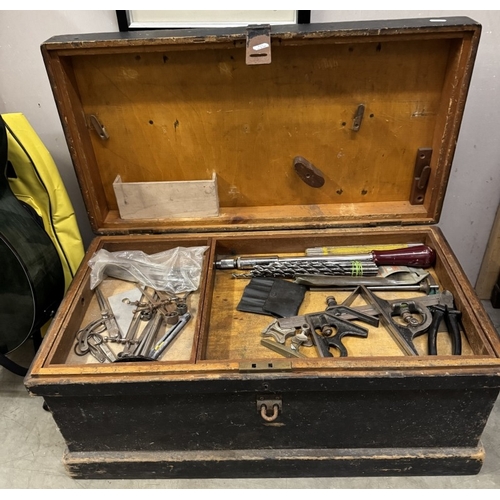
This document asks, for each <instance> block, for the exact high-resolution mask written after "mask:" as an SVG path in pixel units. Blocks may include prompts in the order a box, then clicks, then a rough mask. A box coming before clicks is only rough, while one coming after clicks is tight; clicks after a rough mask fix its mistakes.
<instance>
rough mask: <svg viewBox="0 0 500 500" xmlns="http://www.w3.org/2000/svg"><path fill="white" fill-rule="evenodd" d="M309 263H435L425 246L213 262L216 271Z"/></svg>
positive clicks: (227, 259) (238, 258)
mask: <svg viewBox="0 0 500 500" xmlns="http://www.w3.org/2000/svg"><path fill="white" fill-rule="evenodd" d="M310 261H328V262H343V261H360V262H367V261H369V262H373V263H375V264H376V265H377V266H409V267H419V268H423V269H425V268H428V267H431V266H432V265H433V264H434V262H435V261H436V252H435V251H434V250H433V249H432V248H431V247H429V246H427V245H418V246H411V247H404V248H394V249H391V250H372V251H370V252H368V253H359V254H346V255H344V254H342V255H340V254H339V255H317V256H306V257H278V256H271V257H260V256H247V257H245V256H241V257H236V258H223V259H219V260H217V261H216V262H215V268H216V269H252V268H253V267H254V266H257V265H266V264H270V263H273V262H281V263H287V262H297V263H298V262H310Z"/></svg>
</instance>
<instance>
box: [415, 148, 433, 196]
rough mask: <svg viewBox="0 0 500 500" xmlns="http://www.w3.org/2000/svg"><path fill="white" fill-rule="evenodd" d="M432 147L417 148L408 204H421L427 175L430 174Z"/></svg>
mask: <svg viewBox="0 0 500 500" xmlns="http://www.w3.org/2000/svg"><path fill="white" fill-rule="evenodd" d="M431 157H432V148H419V150H418V151H417V159H416V160H415V170H414V171H413V185H412V187H411V195H410V204H411V205H423V203H424V198H425V191H426V189H427V183H428V182H429V176H430V175H431V167H430V163H431Z"/></svg>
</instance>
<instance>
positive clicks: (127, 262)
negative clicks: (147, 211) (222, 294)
mask: <svg viewBox="0 0 500 500" xmlns="http://www.w3.org/2000/svg"><path fill="white" fill-rule="evenodd" d="M207 249H208V247H207V246H201V247H187V248H185V247H177V248H173V249H171V250H165V251H164V252H159V253H156V254H153V255H148V254H146V253H144V252H142V251H140V250H133V251H123V252H108V251H107V250H104V249H102V250H99V251H97V252H96V253H95V254H94V255H93V256H92V258H91V259H90V260H89V266H90V267H91V269H92V271H91V273H90V288H91V289H92V290H93V289H94V288H95V287H96V286H97V285H99V283H100V282H101V281H102V280H103V279H104V278H105V277H106V276H109V277H112V278H118V279H121V280H125V281H133V282H136V283H140V284H142V285H144V286H150V287H152V288H154V289H155V290H163V291H166V292H170V293H172V294H179V293H184V292H194V291H195V290H197V289H198V287H199V284H200V275H201V268H202V264H203V255H204V254H205V252H206V251H207Z"/></svg>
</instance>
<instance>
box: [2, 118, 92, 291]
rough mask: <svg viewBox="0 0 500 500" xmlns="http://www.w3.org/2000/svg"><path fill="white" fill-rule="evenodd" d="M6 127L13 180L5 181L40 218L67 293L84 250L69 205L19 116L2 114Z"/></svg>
mask: <svg viewBox="0 0 500 500" xmlns="http://www.w3.org/2000/svg"><path fill="white" fill-rule="evenodd" d="M2 118H3V119H4V121H5V124H6V125H7V139H8V153H9V156H8V160H9V161H10V163H11V164H12V166H13V167H14V170H15V172H16V175H17V178H9V184H10V187H11V189H12V192H13V193H14V195H15V196H16V197H17V198H18V199H20V200H22V201H24V202H25V203H27V204H29V205H30V206H31V207H32V208H33V209H34V210H35V211H36V212H37V213H38V215H39V216H40V217H41V218H42V219H43V224H44V227H45V231H46V232H47V234H48V235H49V236H50V238H51V239H52V241H53V242H54V246H55V247H56V249H57V252H58V253H59V257H60V258H61V263H62V266H63V269H64V281H65V290H67V288H68V286H69V284H70V283H71V280H72V279H73V276H74V275H75V272H76V270H77V269H78V266H79V265H80V263H81V261H82V259H83V256H84V248H83V242H82V238H81V235H80V230H79V228H78V224H77V221H76V217H75V213H74V210H73V205H72V203H71V201H70V199H69V196H68V193H67V191H66V188H65V186H64V184H63V181H62V179H61V175H60V174H59V170H58V169H57V166H56V164H55V163H54V160H53V159H52V156H51V155H50V153H49V151H48V150H47V148H46V147H45V145H44V144H43V143H42V141H41V139H40V138H39V137H38V135H37V133H36V132H35V130H34V129H33V128H32V127H31V125H30V123H29V122H28V120H27V119H26V117H25V116H24V115H23V114H22V113H7V114H2Z"/></svg>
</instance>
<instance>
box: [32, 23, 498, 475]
mask: <svg viewBox="0 0 500 500" xmlns="http://www.w3.org/2000/svg"><path fill="white" fill-rule="evenodd" d="M479 35H480V26H479V25H478V24H477V23H476V22H475V21H473V20H471V19H468V18H463V17H448V16H447V17H446V18H439V19H424V18H419V19H406V20H389V21H366V22H360V23H358V22H355V23H332V24H318V25H313V24H311V25H307V26H297V25H288V26H271V27H269V26H259V27H258V28H253V29H251V30H247V29H246V28H245V27H235V28H224V29H220V30H219V29H217V28H213V29H206V30H203V29H201V30H173V31H168V30H166V31H162V30H159V31H158V32H155V33H154V36H151V32H147V34H144V33H141V32H129V33H126V34H121V33H109V34H105V35H102V34H86V35H81V34H79V35H71V36H60V37H54V38H52V39H50V40H48V41H47V42H45V43H44V44H43V46H42V54H43V57H44V60H45V64H46V67H47V73H48V76H49V79H50V82H51V85H52V89H53V92H54V97H55V102H56V104H57V107H58V110H59V113H60V116H61V119H62V123H63V129H64V133H65V135H66V140H67V143H68V145H69V149H70V152H71V154H72V159H73V164H74V166H75V171H76V174H77V177H78V181H79V185H80V186H81V189H82V196H83V199H84V201H85V205H86V208H87V211H88V214H89V220H90V222H91V225H92V228H93V230H94V232H95V234H96V238H95V239H94V240H93V241H92V242H91V243H90V245H89V247H88V250H87V254H86V256H85V259H84V261H83V264H82V266H81V267H80V269H79V271H78V273H77V276H76V277H75V280H74V282H73V284H72V286H71V288H70V290H68V293H67V295H66V297H65V299H64V300H63V303H62V305H61V307H60V308H59V310H58V313H57V315H56V317H55V318H54V321H53V323H52V327H51V330H50V331H49V332H48V333H47V336H46V337H45V339H44V343H43V345H42V346H41V349H40V350H39V353H38V355H37V357H36V358H35V360H34V362H33V364H32V367H31V369H30V373H29V374H28V376H27V378H26V379H25V384H26V387H27V388H28V390H29V392H30V393H31V394H33V395H39V396H42V397H43V398H44V400H45V403H46V404H47V406H48V407H49V408H50V410H51V412H52V415H53V417H54V420H55V422H56V423H57V426H58V428H59V430H60V432H61V434H62V436H63V438H64V440H65V443H66V446H67V449H66V451H65V453H64V457H63V461H64V464H65V466H66V468H67V470H68V472H69V474H71V475H72V476H74V477H78V478H84V479H89V478H127V479H130V478H159V477H168V478H180V477H191V478H192V477H199V478H201V477H207V478H210V477H246V478H248V477H290V476H297V474H300V475H303V476H308V477H329V476H355V475H363V476H368V475H409V474H411V475H419V474H424V475H438V474H448V475H449V474H474V473H477V472H478V471H479V470H480V469H481V465H482V463H483V461H484V454H485V450H484V448H483V445H482V444H481V435H482V433H483V430H484V427H485V425H486V422H487V421H488V417H489V415H490V413H491V410H492V408H493V405H494V403H495V401H496V399H497V396H498V394H499V392H500V339H499V338H498V335H497V333H496V330H495V329H494V327H493V325H492V324H491V321H490V320H489V318H488V316H487V314H486V312H485V311H484V309H483V308H482V305H481V302H480V301H479V299H478V298H477V296H476V294H475V292H474V289H473V287H472V285H471V284H470V282H469V281H468V279H467V277H466V276H465V273H464V272H463V270H462V268H461V267H460V264H459V263H458V261H457V259H456V257H455V256H454V254H453V251H452V249H451V248H450V246H449V245H448V243H447V241H446V238H445V235H444V234H443V232H442V231H441V229H440V228H439V227H438V225H437V222H438V221H439V218H440V215H441V209H442V206H443V203H444V198H445V192H446V187H447V185H448V181H449V176H450V173H451V172H452V171H453V170H454V167H453V166H452V160H453V155H454V151H455V148H456V144H457V143H458V138H459V137H458V134H459V130H460V124H461V118H462V115H463V112H464V109H465V102H466V96H467V91H468V86H469V82H470V79H471V76H472V68H473V62H474V58H475V55H476V52H477V48H478V43H479ZM263 44H266V47H267V50H266V53H267V55H268V56H269V57H266V58H259V57H251V55H252V54H253V53H256V52H257V51H258V50H259V49H260V48H261V47H262V46H263ZM247 56H248V57H247ZM264 59H265V64H259V62H264ZM247 61H251V64H247ZM166 187H167V188H168V189H165V188H166ZM193 191H194V193H195V194H193ZM117 193H118V194H119V193H121V194H123V195H124V196H123V197H121V198H120V196H118V194H117ZM167 194H168V196H167ZM170 194H172V198H173V199H172V201H170V197H169V196H170ZM174 194H175V196H174ZM207 197H208V198H209V200H208V201H209V203H208V202H207V199H206V198H207ZM179 199H182V200H183V201H182V202H181V203H179ZM205 202H207V203H205ZM214 205H216V207H217V208H218V210H211V208H213V206H214ZM172 206H174V207H176V208H179V207H180V208H181V209H182V211H181V213H180V214H179V212H176V214H175V215H172V214H171V213H170V212H169V210H170V208H171V207H172ZM158 208H160V210H159V211H158ZM198 209H202V212H200V210H198ZM130 214H132V215H135V216H134V217H130ZM180 247H182V248H192V247H203V248H204V249H205V251H204V253H203V256H202V259H201V261H200V265H199V266H198V267H197V270H198V271H197V276H198V277H199V283H198V284H197V286H196V287H195V288H193V290H192V291H190V293H189V295H187V296H186V295H185V293H186V292H184V291H183V292H179V291H174V292H173V295H172V294H170V295H168V296H164V295H162V292H163V291H165V289H164V287H167V288H168V286H169V284H172V283H175V282H177V271H176V272H175V273H174V274H173V276H172V277H171V279H163V280H162V278H164V277H165V276H166V275H165V273H164V272H161V273H158V272H156V271H157V266H156V265H153V266H148V269H150V270H151V271H152V272H151V274H152V275H153V277H154V278H158V279H159V282H158V283H149V284H148V283H145V282H143V281H142V278H143V277H141V276H139V277H134V279H133V280H132V279H130V280H127V279H124V278H126V276H127V274H128V273H129V271H130V267H126V268H125V267H121V266H117V265H114V264H113V269H112V271H120V273H119V275H118V273H117V274H116V275H113V276H110V275H109V274H107V276H104V277H103V279H100V280H97V282H94V280H93V274H92V273H93V271H94V270H95V269H96V268H95V267H91V265H92V264H93V263H94V260H95V259H94V255H96V254H97V253H99V252H102V251H105V252H108V253H109V254H115V253H128V252H132V251H142V252H143V253H144V255H146V256H153V255H156V254H159V253H162V252H165V251H169V250H173V249H176V248H180ZM339 248H342V249H343V250H342V252H340V251H339ZM421 251H422V252H423V253H422V254H420V252H421ZM340 254H342V256H340ZM396 254H403V256H404V257H405V259H406V260H404V261H397V260H394V259H395V258H396ZM144 255H143V257H144ZM416 255H419V257H418V259H414V260H408V259H409V258H410V257H412V256H416ZM388 257H391V259H392V260H385V261H384V259H387V258H388ZM185 267H186V266H183V265H182V266H175V269H176V270H177V269H180V270H182V269H184V268H185ZM396 268H398V272H397V273H396V272H393V271H395V270H396ZM123 271H125V272H123ZM138 287H140V289H139V288H138ZM97 290H99V292H100V293H102V295H103V297H104V299H106V300H101V299H100V300H99V301H98V300H97V299H98V294H99V292H97ZM176 297H177V298H180V299H182V298H186V300H185V305H186V306H187V309H186V312H182V310H180V311H179V310H177V306H178V305H179V304H181V305H182V300H181V301H180V302H179V301H178V300H175V298H176ZM124 299H128V303H127V300H125V301H124ZM106 301H107V303H106ZM108 303H109V307H110V308H111V311H112V315H114V316H115V319H116V321H117V323H118V326H119V333H118V334H117V335H116V336H115V333H116V331H115V333H112V334H110V332H109V331H108V330H106V329H105V328H108V327H109V328H110V329H111V332H113V328H114V327H113V323H112V321H110V320H111V315H110V314H109V309H108ZM100 306H101V307H102V309H101V307H100ZM150 313H151V317H149V314H150ZM171 313H174V314H173V316H171ZM188 315H189V316H188ZM174 321H175V322H176V323H175V324H174V323H173V322H174ZM93 322H96V323H95V324H94V323H93ZM106 322H107V323H106ZM169 322H172V324H170V323H169ZM377 324H378V326H377ZM176 325H177V326H176ZM447 325H448V326H447ZM89 326H90V329H89ZM101 341H102V342H101ZM75 346H76V351H75ZM165 346H166V347H165ZM106 348H107V349H109V350H110V351H111V353H112V355H111V356H110V355H109V353H106ZM87 350H88V352H87ZM85 352H87V354H84V355H83V356H79V355H78V354H80V353H81V354H83V353H85ZM94 356H95V357H94ZM113 357H114V358H116V359H115V360H114V361H110V359H113ZM100 360H103V362H102V363H101V362H99V361H100ZM332 423H334V425H333V424H332Z"/></svg>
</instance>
